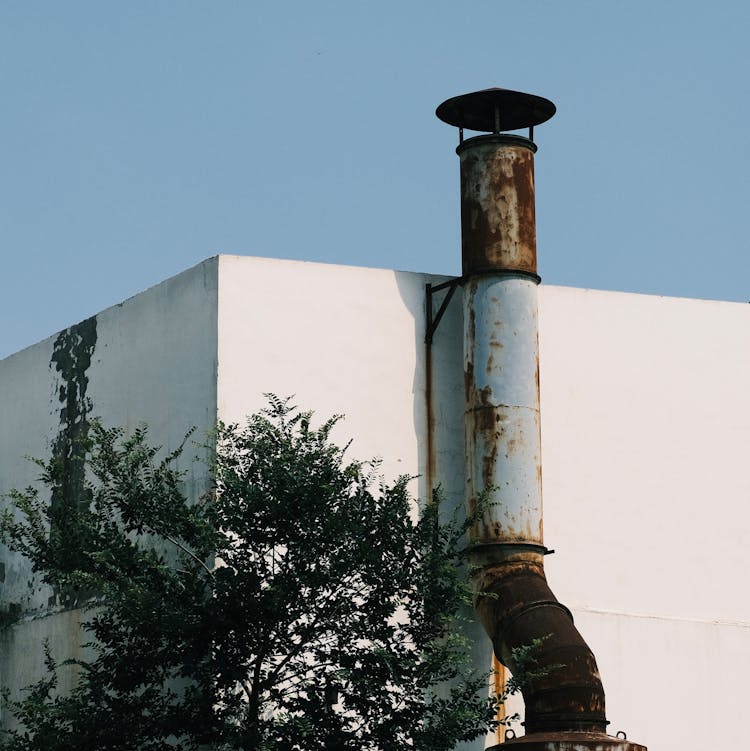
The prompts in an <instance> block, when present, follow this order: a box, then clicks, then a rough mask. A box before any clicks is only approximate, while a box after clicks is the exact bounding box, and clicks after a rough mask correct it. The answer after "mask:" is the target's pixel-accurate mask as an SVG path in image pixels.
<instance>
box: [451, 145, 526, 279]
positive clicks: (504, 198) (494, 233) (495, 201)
mask: <svg viewBox="0 0 750 751" xmlns="http://www.w3.org/2000/svg"><path fill="white" fill-rule="evenodd" d="M524 141H525V143H523V142H524ZM534 150H535V147H534V146H533V144H532V143H531V142H530V141H527V140H526V139H520V138H518V137H515V136H504V135H492V136H477V137H476V138H472V139H470V140H469V141H465V142H464V143H463V144H462V145H461V146H459V147H458V149H457V152H458V154H459V156H461V245H462V248H463V273H464V275H465V276H466V275H469V274H476V273H483V272H493V271H497V270H498V269H513V270H518V271H525V272H528V273H531V274H536V216H535V208H534Z"/></svg>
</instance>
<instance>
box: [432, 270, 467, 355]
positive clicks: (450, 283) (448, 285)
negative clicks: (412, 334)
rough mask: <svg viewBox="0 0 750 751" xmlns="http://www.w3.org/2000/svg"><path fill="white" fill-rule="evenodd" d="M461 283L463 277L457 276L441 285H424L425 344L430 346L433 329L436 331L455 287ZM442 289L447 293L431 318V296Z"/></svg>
mask: <svg viewBox="0 0 750 751" xmlns="http://www.w3.org/2000/svg"><path fill="white" fill-rule="evenodd" d="M462 281H463V277H460V276H457V277H456V278H455V279H451V280H450V281H447V282H443V283H442V284H425V301H426V307H427V330H426V331H425V335H424V341H425V344H432V337H433V336H434V334H435V329H437V327H438V324H439V323H440V319H441V318H442V317H443V314H444V313H445V311H446V309H447V307H448V303H450V301H451V298H452V297H453V293H454V292H455V291H456V287H458V285H459V284H461V282H462ZM444 289H447V290H448V292H447V293H446V295H445V297H444V298H443V302H442V303H440V307H439V308H438V311H437V313H436V314H435V315H434V317H433V315H432V296H433V295H434V294H435V292H440V291H441V290H444Z"/></svg>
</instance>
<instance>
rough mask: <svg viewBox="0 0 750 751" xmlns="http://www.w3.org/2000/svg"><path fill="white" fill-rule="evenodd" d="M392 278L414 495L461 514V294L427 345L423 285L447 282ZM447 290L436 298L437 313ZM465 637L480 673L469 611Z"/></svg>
mask: <svg viewBox="0 0 750 751" xmlns="http://www.w3.org/2000/svg"><path fill="white" fill-rule="evenodd" d="M393 273H394V277H395V280H396V284H397V285H398V290H399V294H400V295H401V299H402V301H403V303H404V306H405V307H406V308H407V309H408V310H409V312H410V313H411V314H412V317H413V318H414V346H415V347H416V358H415V361H416V368H415V370H414V378H413V380H412V393H413V395H414V408H413V420H414V432H415V434H416V436H417V441H418V454H419V479H418V495H419V501H420V503H424V502H425V501H426V500H427V499H429V498H430V497H431V495H432V490H433V489H435V488H440V490H441V492H442V497H443V503H444V507H443V508H444V513H445V514H446V515H450V514H453V513H458V514H463V513H464V508H465V499H464V495H465V484H466V475H465V469H464V378H463V312H462V306H461V294H460V290H457V291H456V294H454V295H453V298H452V299H451V301H450V303H449V304H448V307H447V308H446V311H445V314H444V315H443V317H442V319H441V320H440V324H439V326H438V328H437V329H436V330H435V333H434V335H433V339H432V343H431V344H429V345H428V344H426V343H425V332H426V306H425V302H426V295H425V284H427V283H430V284H433V285H436V284H440V283H442V282H445V281H448V280H449V279H450V278H451V277H445V276H428V275H422V274H413V273H407V272H399V271H395V272H393ZM446 293H447V290H443V291H441V292H438V293H436V294H435V298H434V300H433V310H435V311H436V310H437V308H438V307H439V306H440V303H441V302H442V300H443V298H444V295H445V294H446ZM466 616H467V621H468V625H467V627H466V630H465V635H466V636H467V637H468V638H469V640H470V643H471V644H472V645H473V661H474V665H475V666H476V669H477V670H478V671H480V672H488V671H489V670H490V668H491V665H492V644H491V642H490V640H489V639H488V638H487V635H486V634H485V632H484V629H483V628H482V627H481V626H480V625H479V623H478V622H477V621H476V620H475V618H474V613H473V610H472V609H471V608H470V607H468V606H467V610H466ZM484 747H485V742H484V740H483V739H479V740H476V741H473V742H471V743H462V744H459V746H457V747H456V751H482V749H484Z"/></svg>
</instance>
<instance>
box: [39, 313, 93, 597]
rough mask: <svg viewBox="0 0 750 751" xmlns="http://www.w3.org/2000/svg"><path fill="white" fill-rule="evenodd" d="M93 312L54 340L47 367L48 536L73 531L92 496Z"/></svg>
mask: <svg viewBox="0 0 750 751" xmlns="http://www.w3.org/2000/svg"><path fill="white" fill-rule="evenodd" d="M96 338H97V330H96V316H92V317H91V318H87V319H86V320H85V321H82V322H81V323H77V324H75V325H74V326H71V327H70V328H68V329H65V330H64V331H61V332H60V334H59V335H58V337H57V339H55V343H54V347H53V352H52V358H51V360H50V368H54V369H55V370H56V371H57V372H58V373H59V378H60V382H59V386H58V389H57V397H58V400H59V402H60V429H59V432H58V433H57V436H56V437H55V439H54V441H53V443H52V458H53V462H54V466H55V473H56V474H57V473H59V474H57V477H56V482H55V484H54V487H53V491H52V498H51V509H50V512H51V519H50V521H51V526H50V539H52V537H53V536H55V535H60V536H65V535H66V534H68V533H72V532H73V529H72V528H71V527H74V525H73V524H72V519H73V517H75V516H76V514H77V512H78V510H79V509H81V508H87V507H88V505H89V503H90V501H91V498H90V497H89V496H90V494H89V492H88V491H87V489H86V484H85V482H84V480H85V466H86V462H85V448H86V439H87V438H88V432H89V420H88V415H89V414H90V412H91V408H92V402H91V398H90V397H89V396H88V395H87V391H88V384H89V379H88V375H87V372H88V369H89V367H90V366H91V358H92V355H93V353H94V349H95V348H96ZM75 599H76V597H75V593H73V592H62V591H56V592H55V595H54V596H53V597H52V598H51V602H50V604H54V603H55V600H57V603H58V604H61V605H64V606H71V605H74V604H75Z"/></svg>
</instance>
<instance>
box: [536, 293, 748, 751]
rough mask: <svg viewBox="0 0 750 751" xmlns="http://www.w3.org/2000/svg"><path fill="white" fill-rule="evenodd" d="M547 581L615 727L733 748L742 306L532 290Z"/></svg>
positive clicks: (743, 617) (741, 607)
mask: <svg viewBox="0 0 750 751" xmlns="http://www.w3.org/2000/svg"><path fill="white" fill-rule="evenodd" d="M541 293H542V294H541V303H540V352H541V355H540V356H541V409H542V460H543V467H544V470H543V483H544V504H545V516H544V522H545V540H546V543H547V545H548V547H552V548H555V549H556V550H557V553H556V554H555V555H553V556H551V557H549V558H548V559H547V571H548V576H549V581H550V584H551V585H552V587H553V589H554V591H555V593H556V594H557V595H558V597H560V598H561V599H562V600H563V601H564V602H566V603H567V604H568V605H570V606H571V607H572V608H573V610H574V612H575V614H576V616H577V622H578V623H579V625H580V627H581V630H582V631H583V633H584V635H585V636H586V637H587V638H588V639H589V640H590V642H591V644H592V646H593V648H594V652H595V654H596V655H597V659H598V661H599V667H600V669H601V672H602V677H603V679H604V687H605V690H606V691H607V704H608V716H609V718H610V720H612V725H611V728H612V729H614V730H617V729H623V730H626V731H627V732H628V737H630V738H633V739H635V740H638V741H639V742H643V743H646V744H648V745H649V746H650V747H651V748H652V749H654V751H656V749H677V748H688V747H694V748H700V747H702V746H709V745H711V746H721V747H725V748H741V747H743V745H744V743H741V742H740V733H741V732H742V733H743V736H744V731H743V730H742V729H741V723H740V722H738V721H736V719H734V720H733V719H732V718H740V717H742V710H743V708H744V696H745V694H746V690H745V681H746V675H747V674H748V672H750V598H748V594H749V593H750V589H748V586H747V583H746V578H747V576H748V573H749V572H750V547H749V546H748V545H747V543H746V541H747V539H748V537H749V536H750V506H749V505H748V499H749V498H750V473H748V471H747V464H748V450H749V449H750V391H749V390H748V383H750V306H748V305H742V304H737V303H724V302H709V301H701V300H685V299H675V298H664V297H653V296H646V295H632V294H622V293H614V292H598V291H592V290H579V289H566V288H559V287H542V289H541Z"/></svg>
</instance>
